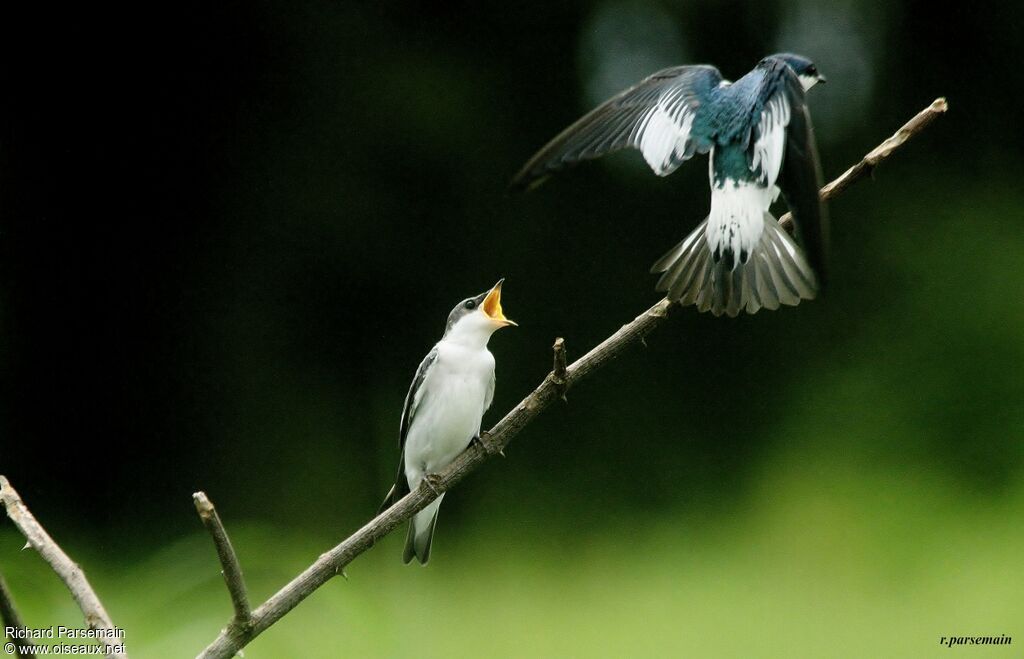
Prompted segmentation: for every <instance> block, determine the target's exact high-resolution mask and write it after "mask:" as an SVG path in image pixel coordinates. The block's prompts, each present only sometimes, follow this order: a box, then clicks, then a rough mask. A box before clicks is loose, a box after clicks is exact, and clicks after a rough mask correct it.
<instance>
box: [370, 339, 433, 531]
mask: <svg viewBox="0 0 1024 659" xmlns="http://www.w3.org/2000/svg"><path fill="white" fill-rule="evenodd" d="M436 360H437V346H434V348H433V349H432V350H431V351H430V352H428V353H427V356H426V357H424V358H423V361H422V362H420V366H419V368H418V369H416V375H415V377H413V379H412V384H411V385H409V392H408V393H407V394H406V395H405V405H404V406H403V407H402V420H401V422H400V423H399V424H398V446H399V448H400V449H401V450H402V457H401V458H400V459H399V460H398V475H397V476H395V484H394V486H393V487H392V488H391V491H389V492H388V494H387V496H385V497H384V503H382V504H381V506H380V509H379V510H378V511H377V514H378V515H379V514H380V513H382V512H384V511H385V510H387V509H388V508H390V507H391V505H392V504H394V503H395V502H396V501H398V500H399V499H401V498H402V497H404V496H405V495H406V494H408V492H409V483H408V481H407V480H406V478H405V438H406V437H407V436H408V435H409V427H410V426H411V425H412V420H413V418H414V417H415V415H416V408H417V407H419V404H420V402H421V401H422V400H423V392H424V389H423V382H424V381H425V380H426V379H427V373H428V372H429V371H430V367H431V366H433V364H434V362H435V361H436Z"/></svg>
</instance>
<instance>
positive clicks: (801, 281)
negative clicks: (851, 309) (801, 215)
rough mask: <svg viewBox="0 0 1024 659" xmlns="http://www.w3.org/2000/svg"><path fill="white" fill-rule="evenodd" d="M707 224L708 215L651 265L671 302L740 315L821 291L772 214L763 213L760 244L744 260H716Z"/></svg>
mask: <svg viewBox="0 0 1024 659" xmlns="http://www.w3.org/2000/svg"><path fill="white" fill-rule="evenodd" d="M707 224H708V221H707V219H706V218H705V220H704V221H703V222H701V224H700V226H698V227H697V228H696V229H694V230H693V232H691V233H690V235H688V236H687V237H686V238H684V239H683V240H682V241H681V242H680V243H679V244H678V245H676V246H675V247H673V248H672V249H670V250H669V251H668V252H667V253H666V254H665V255H664V256H662V257H661V258H660V259H658V261H657V262H656V263H655V264H654V265H653V266H652V267H651V272H654V273H663V274H662V275H661V279H659V280H658V285H657V290H658V291H661V292H663V293H665V294H666V297H668V298H669V299H670V300H672V301H674V302H679V304H681V305H684V306H685V305H688V304H695V305H696V306H697V309H698V311H710V312H711V313H713V314H714V315H716V316H721V315H722V314H723V313H724V314H727V315H729V316H736V315H738V314H739V313H740V311H746V312H747V313H755V312H757V311H758V310H759V309H761V308H762V307H763V308H765V309H773V310H774V309H778V308H779V305H783V304H784V305H788V306H794V305H797V304H799V303H800V300H810V299H813V298H814V296H815V295H816V294H817V291H818V281H817V278H816V277H815V275H814V271H813V270H812V269H811V266H810V265H809V264H808V263H807V259H806V258H805V257H804V254H803V252H802V251H801V250H800V247H799V246H797V244H796V243H795V242H793V239H792V238H791V237H790V236H789V234H788V233H786V231H785V230H784V229H783V228H782V227H780V226H779V223H778V221H776V219H775V218H774V217H772V215H771V214H770V213H765V214H764V230H763V231H762V232H761V239H760V240H759V241H758V243H757V246H756V247H755V248H754V250H753V251H752V252H751V253H750V254H749V255H748V257H747V259H746V261H741V262H735V261H734V260H732V259H726V258H720V259H718V260H715V259H714V257H713V256H712V254H711V250H710V249H709V248H708V243H707ZM730 261H733V262H732V263H730Z"/></svg>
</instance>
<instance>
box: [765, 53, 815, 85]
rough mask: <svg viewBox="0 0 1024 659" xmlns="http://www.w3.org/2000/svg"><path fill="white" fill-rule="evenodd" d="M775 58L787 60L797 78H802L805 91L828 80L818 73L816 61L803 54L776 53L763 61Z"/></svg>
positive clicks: (801, 81)
mask: <svg viewBox="0 0 1024 659" xmlns="http://www.w3.org/2000/svg"><path fill="white" fill-rule="evenodd" d="M773 59H774V60H781V61H783V62H785V63H786V65H788V66H789V68H791V69H793V73H795V74H796V76H797V78H799V79H800V84H801V85H803V88H804V91H807V90H808V89H810V88H811V87H813V86H814V85H816V84H818V83H819V82H826V80H825V76H823V75H821V74H820V73H818V67H816V66H815V65H814V62H812V61H811V60H809V59H807V58H806V57H804V56H803V55H796V54H794V53H776V54H775V55H769V56H768V57H766V58H764V60H763V61H768V60H773Z"/></svg>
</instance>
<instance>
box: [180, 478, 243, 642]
mask: <svg viewBox="0 0 1024 659" xmlns="http://www.w3.org/2000/svg"><path fill="white" fill-rule="evenodd" d="M192 501H193V502H194V503H195V505H196V512H197V513H199V519H201V520H202V521H203V526H205V527H206V530H207V531H209V532H210V537H212V538H213V544H214V546H215V547H216V548H217V558H219V559H220V565H221V573H222V574H223V575H224V583H225V585H226V586H227V587H228V594H229V595H230V596H231V605H232V606H233V607H234V608H235V618H234V623H235V624H236V625H238V626H239V627H241V628H242V629H247V628H248V627H249V626H251V624H252V609H251V608H250V607H249V596H248V594H247V592H246V588H245V578H244V577H243V576H242V565H241V563H239V562H238V556H237V555H236V554H235V548H234V547H233V546H232V545H231V539H230V538H229V537H228V532H227V531H226V530H224V524H223V523H222V522H221V521H220V515H218V514H217V509H216V508H214V507H213V502H212V501H210V499H209V498H208V497H207V496H206V493H205V492H196V493H195V494H193V495H192Z"/></svg>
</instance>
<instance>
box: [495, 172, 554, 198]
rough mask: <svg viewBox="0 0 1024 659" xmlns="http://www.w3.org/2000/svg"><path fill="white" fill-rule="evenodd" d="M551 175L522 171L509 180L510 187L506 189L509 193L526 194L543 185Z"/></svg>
mask: <svg viewBox="0 0 1024 659" xmlns="http://www.w3.org/2000/svg"><path fill="white" fill-rule="evenodd" d="M549 177H550V174H542V175H540V176H537V175H535V174H530V173H529V172H520V173H519V174H516V176H515V178H513V179H512V180H511V181H510V182H509V184H508V188H506V190H505V191H506V192H507V193H508V194H524V193H526V192H529V191H531V190H535V189H537V188H538V187H540V186H541V185H543V184H544V182H545V181H547V180H548V178H549Z"/></svg>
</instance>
